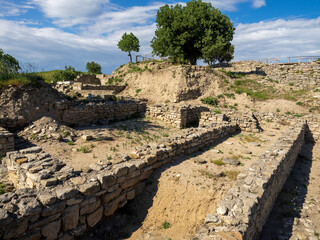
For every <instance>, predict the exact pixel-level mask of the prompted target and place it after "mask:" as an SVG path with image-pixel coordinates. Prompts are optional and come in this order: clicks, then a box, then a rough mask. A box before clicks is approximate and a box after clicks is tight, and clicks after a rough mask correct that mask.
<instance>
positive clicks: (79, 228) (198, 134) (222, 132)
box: [0, 125, 237, 239]
mask: <svg viewBox="0 0 320 240" xmlns="http://www.w3.org/2000/svg"><path fill="white" fill-rule="evenodd" d="M236 130H237V126H235V125H224V126H220V127H217V128H208V129H204V128H197V129H188V130H186V133H185V134H184V135H181V136H177V137H174V138H167V139H166V140H165V141H163V142H161V143H158V144H157V145H155V146H145V147H142V148H141V149H140V150H137V151H136V152H135V153H132V154H131V155H129V156H127V157H126V160H127V161H123V162H122V163H119V164H115V165H99V164H93V166H91V168H92V171H91V172H90V173H81V174H80V175H78V176H77V177H73V176H70V175H68V177H70V179H69V180H67V179H64V178H63V179H61V180H59V178H58V176H57V175H56V171H54V169H59V168H61V167H62V168H61V169H63V168H64V167H63V166H62V165H59V162H54V160H53V159H50V156H45V153H43V152H39V149H36V148H33V149H26V150H23V151H24V152H22V151H19V152H13V153H10V154H8V156H7V157H6V159H5V162H8V163H9V164H11V166H14V167H15V169H12V171H16V174H15V175H16V176H18V172H19V171H20V172H19V173H21V171H24V173H25V175H26V176H27V178H29V179H30V180H27V181H28V182H30V181H33V182H35V184H34V187H35V188H36V189H27V188H22V189H18V190H17V191H15V192H13V193H6V194H3V195H0V238H2V239H14V238H23V239H40V238H48V239H56V238H59V239H72V238H73V237H76V236H79V235H81V234H83V233H84V232H85V231H86V229H87V228H89V227H93V226H95V225H96V224H97V223H98V222H99V221H100V220H101V218H102V216H103V215H105V216H109V215H112V214H113V213H114V212H115V211H116V210H117V209H118V208H121V207H123V206H124V205H125V204H126V203H127V201H128V200H131V199H133V198H134V197H135V196H136V195H137V194H138V193H140V192H141V191H142V190H143V188H144V185H145V181H144V180H146V179H147V178H148V177H149V176H150V175H151V174H152V172H153V171H154V169H156V168H158V167H160V166H162V165H165V164H167V163H169V162H170V161H172V160H174V159H175V158H176V157H177V156H181V155H185V154H190V153H192V152H195V151H198V150H199V149H201V148H203V147H205V146H210V145H211V144H213V142H214V140H216V139H220V138H222V137H225V136H228V135H230V134H231V133H233V132H235V131H236ZM130 156H131V158H132V159H131V160H130V161H128V159H130ZM19 159H20V160H19ZM21 159H23V160H21ZM45 159H47V161H44V160H45ZM58 165H59V166H58ZM31 169H32V170H31ZM31 171H33V173H31ZM60 172H61V170H60ZM28 173H29V174H28ZM31 174H32V177H30V176H31ZM70 174H74V173H70ZM39 179H40V184H38V180H39ZM50 179H55V181H52V182H51V183H52V184H49V185H47V186H46V187H45V185H43V184H42V183H43V182H44V181H42V180H46V183H48V180H50ZM53 182H55V183H54V184H53ZM17 186H19V185H17Z"/></svg>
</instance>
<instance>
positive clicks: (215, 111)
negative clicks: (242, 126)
mask: <svg viewBox="0 0 320 240" xmlns="http://www.w3.org/2000/svg"><path fill="white" fill-rule="evenodd" d="M212 112H214V113H216V114H221V113H222V112H221V110H213V111H212Z"/></svg>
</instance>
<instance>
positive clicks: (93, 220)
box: [87, 206, 103, 227]
mask: <svg viewBox="0 0 320 240" xmlns="http://www.w3.org/2000/svg"><path fill="white" fill-rule="evenodd" d="M102 213H103V207H102V206H101V207H99V208H98V209H97V210H96V211H95V212H93V213H92V214H89V215H88V216H87V224H88V226H89V227H93V226H95V225H96V224H97V223H98V222H99V221H100V220H101V218H102Z"/></svg>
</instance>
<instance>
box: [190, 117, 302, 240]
mask: <svg viewBox="0 0 320 240" xmlns="http://www.w3.org/2000/svg"><path fill="white" fill-rule="evenodd" d="M306 131H307V125H306V124H303V123H299V124H297V125H295V126H293V127H290V128H289V130H288V131H286V132H285V133H284V134H283V136H282V137H280V138H279V139H278V140H277V141H276V142H275V143H274V144H273V145H272V146H271V147H270V148H269V149H268V150H267V151H266V152H265V153H264V154H262V155H261V156H260V157H259V159H258V160H256V161H255V162H254V163H253V164H252V165H251V166H250V167H249V168H248V169H247V170H246V171H244V172H243V173H241V174H239V175H238V177H237V181H236V182H235V183H234V185H233V186H232V188H231V189H230V190H229V191H228V192H227V193H226V194H225V195H224V196H223V198H222V200H221V201H219V202H218V204H217V212H216V213H215V214H211V215H208V216H207V217H206V220H205V224H204V225H203V226H202V227H201V229H200V231H199V232H198V234H197V236H196V238H195V239H203V240H205V239H220V238H219V237H221V238H222V239H240V238H241V239H244V240H251V239H257V238H258V236H259V233H260V232H261V230H262V227H263V225H264V224H265V222H266V221H267V219H268V217H269V214H270V211H271V210H272V207H273V204H274V202H275V200H276V197H277V195H278V194H279V192H280V191H281V189H282V187H283V184H284V183H285V181H286V179H287V177H288V176H289V174H290V172H291V170H292V168H293V166H294V164H295V161H296V159H297V157H298V154H299V152H300V149H301V147H302V145H303V143H304V140H305V134H306Z"/></svg>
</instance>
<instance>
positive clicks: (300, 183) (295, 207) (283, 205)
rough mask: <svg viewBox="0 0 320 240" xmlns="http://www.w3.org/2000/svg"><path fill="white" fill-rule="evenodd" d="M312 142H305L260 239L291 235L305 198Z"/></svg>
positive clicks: (279, 238) (274, 239)
mask: <svg viewBox="0 0 320 240" xmlns="http://www.w3.org/2000/svg"><path fill="white" fill-rule="evenodd" d="M313 147H314V143H310V142H309V143H308V142H307V143H305V144H304V145H303V147H302V149H301V152H300V154H299V156H298V159H297V161H296V163H295V165H294V167H293V169H292V171H291V173H290V175H289V177H288V179H287V181H286V182H285V184H284V186H283V189H282V191H281V192H280V194H279V195H278V198H277V199H276V202H275V205H274V206H273V209H272V211H271V213H270V216H269V219H268V221H267V223H266V224H265V225H264V227H263V229H262V232H261V234H260V238H259V239H260V240H285V239H290V237H291V236H292V232H293V231H292V229H293V224H294V219H295V218H298V219H299V218H300V217H301V216H300V214H301V210H302V207H303V204H304V202H305V199H306V195H307V192H308V184H309V181H310V179H309V175H310V171H311V166H312V158H313V156H312V150H313Z"/></svg>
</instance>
